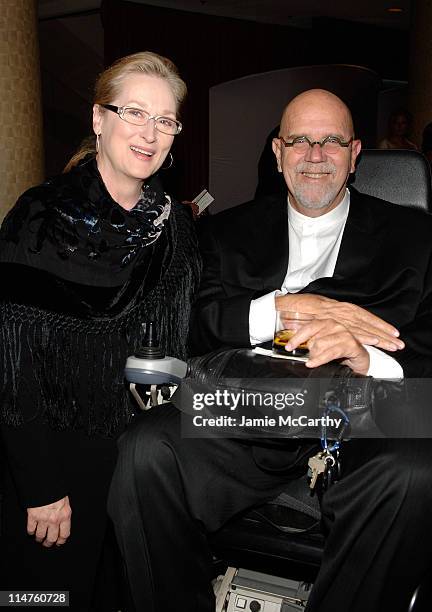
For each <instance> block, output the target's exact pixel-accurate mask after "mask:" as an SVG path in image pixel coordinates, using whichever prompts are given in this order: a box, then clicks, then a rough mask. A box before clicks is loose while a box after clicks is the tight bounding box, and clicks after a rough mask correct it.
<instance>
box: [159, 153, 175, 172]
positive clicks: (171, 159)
mask: <svg viewBox="0 0 432 612" xmlns="http://www.w3.org/2000/svg"><path fill="white" fill-rule="evenodd" d="M168 155H169V157H170V162H169V164H168V166H161V170H168V168H171V166H172V165H173V163H174V157H173V156H172V153H171V151H170V152H169V153H168Z"/></svg>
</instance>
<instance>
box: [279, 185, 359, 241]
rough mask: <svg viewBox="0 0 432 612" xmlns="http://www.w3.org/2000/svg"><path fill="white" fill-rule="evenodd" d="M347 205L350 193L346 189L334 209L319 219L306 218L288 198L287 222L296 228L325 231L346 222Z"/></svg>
mask: <svg viewBox="0 0 432 612" xmlns="http://www.w3.org/2000/svg"><path fill="white" fill-rule="evenodd" d="M349 205H350V192H349V191H348V189H346V191H345V195H344V197H343V199H342V200H341V202H340V203H339V204H338V205H337V206H336V208H334V209H333V210H331V211H330V212H328V213H325V214H324V215H321V216H320V217H308V216H307V215H303V214H302V213H300V212H299V211H298V210H296V209H295V208H293V206H292V205H291V203H290V199H289V196H288V221H289V223H291V224H292V225H293V226H294V227H296V228H301V227H303V226H304V225H305V224H307V225H308V226H309V227H313V228H314V230H315V231H319V230H323V229H327V228H329V227H334V226H338V225H341V224H342V223H344V222H345V221H346V219H347V217H348V211H349Z"/></svg>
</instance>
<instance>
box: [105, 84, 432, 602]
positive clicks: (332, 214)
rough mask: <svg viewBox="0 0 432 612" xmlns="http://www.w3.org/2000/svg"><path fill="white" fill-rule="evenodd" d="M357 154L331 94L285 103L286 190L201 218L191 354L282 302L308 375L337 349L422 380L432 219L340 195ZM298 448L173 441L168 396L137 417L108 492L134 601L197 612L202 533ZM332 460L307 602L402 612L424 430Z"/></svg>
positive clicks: (418, 523) (420, 535) (378, 368)
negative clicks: (417, 436)
mask: <svg viewBox="0 0 432 612" xmlns="http://www.w3.org/2000/svg"><path fill="white" fill-rule="evenodd" d="M360 149H361V143H360V141H359V140H357V139H356V138H355V135H354V131H353V125H352V119H351V114H350V112H349V110H348V108H347V107H346V106H345V104H344V103H343V102H342V101H341V100H340V99H339V98H337V97H336V96H334V95H333V94H331V93H330V92H327V91H323V90H310V91H307V92H305V93H303V94H301V95H299V96H297V97H296V98H295V99H294V100H292V101H291V102H290V104H288V106H287V107H286V109H285V111H284V114H283V117H282V121H281V127H280V134H279V136H278V137H277V138H275V139H274V141H273V151H274V154H275V163H276V164H277V167H278V170H279V172H281V173H282V174H283V176H284V179H285V182H286V185H287V188H288V198H286V196H284V197H277V196H276V197H271V198H268V199H261V200H255V201H253V202H249V203H246V204H244V205H242V206H238V207H236V208H233V209H230V210H227V211H224V212H222V213H220V214H219V215H216V216H215V217H212V218H208V219H206V220H204V221H203V222H202V223H201V232H200V233H201V236H200V240H201V247H202V254H203V261H204V268H203V277H202V285H201V289H200V294H199V296H198V301H197V304H196V307H195V312H194V317H193V321H192V325H191V338H192V345H193V347H194V351H195V353H205V352H208V351H211V350H213V349H216V348H220V347H224V346H225V347H251V346H254V345H257V344H260V343H262V342H266V341H267V340H270V339H271V338H272V335H273V329H274V319H275V313H276V310H280V309H283V308H286V309H289V310H297V311H302V312H309V313H312V314H314V315H316V316H315V318H314V319H313V320H312V321H311V322H310V323H308V324H307V325H305V326H304V327H303V328H302V329H301V331H299V332H298V333H297V334H296V335H295V336H294V337H293V339H292V340H291V342H290V345H291V346H290V348H295V347H297V346H298V345H299V344H300V343H301V342H303V341H304V340H307V341H308V348H309V358H308V361H307V363H306V366H307V367H309V368H315V367H318V366H320V365H322V364H325V363H328V362H330V361H332V360H334V359H338V360H341V361H342V362H343V363H344V364H346V365H347V366H348V367H350V368H351V369H352V370H354V371H355V372H358V373H361V374H369V375H371V376H377V377H402V376H416V377H420V376H430V375H432V330H431V327H432V326H431V325H430V320H431V316H432V271H431V262H432V240H431V236H432V218H431V217H429V216H428V215H425V214H423V213H420V212H417V211H414V210H409V209H405V208H402V207H398V206H394V205H391V204H388V203H386V202H383V201H382V200H376V199H374V198H371V197H368V196H365V195H361V194H359V193H358V192H356V191H355V190H354V189H351V188H350V189H349V190H348V189H347V181H348V177H349V174H350V173H351V172H354V170H355V161H356V158H357V156H358V154H359V152H360ZM409 237H410V238H409ZM315 450H316V449H315ZM314 452H315V451H314ZM308 453H309V448H308V447H306V446H305V444H304V443H302V442H298V441H292V440H291V441H290V442H287V443H286V444H283V445H280V444H279V445H278V446H275V447H274V448H269V447H268V446H263V445H260V443H259V441H256V440H255V441H254V442H253V443H250V444H244V443H241V442H239V441H237V440H232V439H204V440H200V439H183V438H182V437H181V434H180V419H179V414H178V413H177V411H176V409H175V408H174V407H170V406H168V407H166V406H162V407H161V408H160V409H153V410H151V411H149V413H147V414H145V415H142V416H141V417H140V418H138V419H137V421H136V423H135V424H134V425H133V426H132V428H131V429H130V431H128V432H127V433H126V435H125V436H124V437H123V439H122V441H121V444H120V460H119V464H118V467H117V471H116V474H115V477H114V481H113V487H112V493H111V497H110V510H111V514H112V516H113V518H114V521H115V523H116V527H117V534H118V537H119V541H120V545H121V548H122V550H123V554H124V557H125V561H126V566H127V571H128V577H129V581H130V585H131V591H132V596H133V599H134V603H135V605H136V608H137V610H138V609H139V610H152V611H153V612H174V611H175V610H179V609H188V610H190V611H194V612H213V610H214V606H215V603H214V596H213V594H212V590H211V587H210V568H211V564H210V561H211V554H210V551H209V548H208V545H207V540H206V532H212V531H215V530H217V529H218V528H219V527H221V526H222V525H223V524H224V523H225V522H226V521H227V520H228V519H230V518H231V517H233V516H235V515H236V514H238V513H239V512H241V511H244V510H246V509H248V508H250V507H252V506H254V505H257V504H260V503H262V502H264V501H266V500H269V499H271V498H272V497H274V496H276V495H277V494H278V493H279V492H280V491H281V490H282V489H283V486H284V483H285V482H286V481H287V480H289V479H290V478H293V477H295V475H294V471H293V470H294V468H293V466H294V464H296V466H297V467H298V466H299V465H301V464H303V465H305V466H306V463H307V457H308ZM342 461H343V478H342V480H341V481H340V482H338V484H337V485H336V486H333V487H331V488H330V489H329V490H328V491H327V492H326V493H325V494H324V495H323V498H322V515H323V527H324V530H325V533H326V536H327V537H326V546H325V550H324V557H323V562H322V566H321V569H320V572H319V575H318V577H317V580H316V582H315V584H314V588H313V590H312V594H311V596H310V599H309V602H308V607H307V610H308V612H334V610H342V611H344V612H345V611H346V612H360V610H361V611H365V610H367V611H368V612H378V611H380V610H383V609H389V610H392V612H407V611H408V606H409V603H410V600H411V597H412V595H413V593H414V590H415V588H416V587H417V585H418V584H419V583H420V581H421V580H422V578H423V576H424V574H425V573H426V572H427V570H428V568H429V564H430V558H431V552H430V551H431V550H432V529H430V510H429V508H430V507H431V503H432V478H430V466H431V465H432V449H431V444H430V440H416V441H414V444H412V443H411V441H410V440H374V441H366V440H354V441H351V442H349V443H346V444H344V445H343V450H342ZM179 602H182V603H181V604H180V603H179ZM186 602H187V603H186ZM182 606H183V607H182Z"/></svg>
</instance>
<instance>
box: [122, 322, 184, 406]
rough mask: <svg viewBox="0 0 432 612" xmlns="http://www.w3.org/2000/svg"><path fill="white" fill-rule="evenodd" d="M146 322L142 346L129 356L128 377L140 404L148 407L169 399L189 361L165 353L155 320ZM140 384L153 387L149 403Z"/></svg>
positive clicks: (126, 374)
mask: <svg viewBox="0 0 432 612" xmlns="http://www.w3.org/2000/svg"><path fill="white" fill-rule="evenodd" d="M144 326H145V336H144V343H143V346H141V347H140V348H139V349H138V350H137V351H136V352H135V354H134V355H131V356H130V357H128V359H127V361H126V367H125V378H126V380H127V381H128V383H130V384H129V387H130V390H131V392H132V394H133V396H134V397H135V399H136V401H137V402H138V404H139V406H140V408H142V409H143V410H147V409H148V408H150V407H151V406H154V405H156V404H159V403H163V402H164V401H169V398H170V397H171V394H172V393H171V391H170V388H171V387H176V386H177V385H179V384H180V382H181V380H182V379H183V378H184V377H185V376H186V372H187V364H186V362H184V361H181V360H180V359H177V358H176V357H170V356H169V355H165V351H164V350H163V349H162V347H161V346H159V341H158V338H157V335H156V331H155V328H154V325H153V321H149V322H147V323H145V324H143V327H144ZM137 385H147V386H150V387H151V391H150V395H151V400H150V405H149V402H148V399H146V398H144V399H143V398H142V397H141V396H140V394H139V391H138V389H137ZM145 395H147V393H146V394H145Z"/></svg>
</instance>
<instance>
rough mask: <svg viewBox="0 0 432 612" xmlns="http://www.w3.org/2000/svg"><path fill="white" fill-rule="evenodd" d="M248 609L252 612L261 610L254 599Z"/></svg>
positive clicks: (258, 603)
mask: <svg viewBox="0 0 432 612" xmlns="http://www.w3.org/2000/svg"><path fill="white" fill-rule="evenodd" d="M249 608H250V610H251V611H252V612H259V610H261V604H260V602H259V601H256V599H254V600H253V601H251V602H250V604H249Z"/></svg>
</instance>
